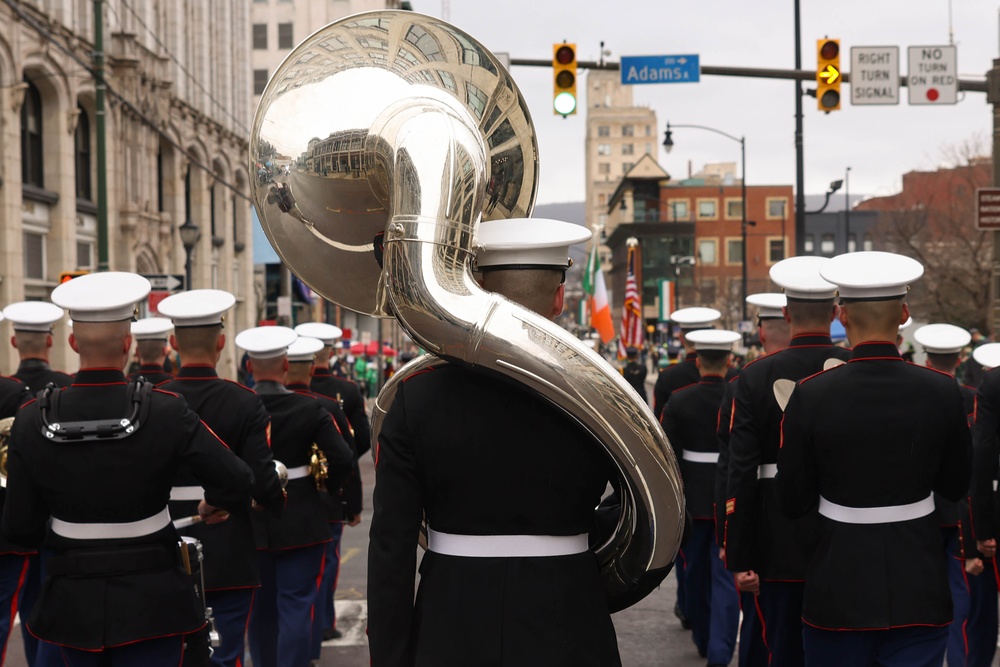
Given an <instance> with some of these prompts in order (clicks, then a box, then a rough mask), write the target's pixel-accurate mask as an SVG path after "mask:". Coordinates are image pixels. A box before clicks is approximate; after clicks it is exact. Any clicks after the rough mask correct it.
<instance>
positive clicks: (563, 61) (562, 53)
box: [552, 42, 576, 118]
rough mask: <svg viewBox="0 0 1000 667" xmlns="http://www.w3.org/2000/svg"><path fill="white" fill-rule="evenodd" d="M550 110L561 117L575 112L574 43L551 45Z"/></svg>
mask: <svg viewBox="0 0 1000 667" xmlns="http://www.w3.org/2000/svg"><path fill="white" fill-rule="evenodd" d="M552 111H553V113H556V114H558V115H560V116H562V117H563V118H565V117H566V116H569V115H571V114H575V113H576V44H566V43H565V42H563V43H562V44H553V45H552Z"/></svg>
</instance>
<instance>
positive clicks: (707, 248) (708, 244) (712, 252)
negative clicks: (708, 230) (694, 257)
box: [698, 239, 719, 266]
mask: <svg viewBox="0 0 1000 667" xmlns="http://www.w3.org/2000/svg"><path fill="white" fill-rule="evenodd" d="M717 250H718V242H717V241H716V240H715V239H698V263H699V264H706V265H711V266H715V265H716V264H718V263H719V258H718V256H717V254H716V253H717Z"/></svg>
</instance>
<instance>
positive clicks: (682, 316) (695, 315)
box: [670, 307, 722, 337]
mask: <svg viewBox="0 0 1000 667" xmlns="http://www.w3.org/2000/svg"><path fill="white" fill-rule="evenodd" d="M720 317H722V313H720V312H719V311H717V310H716V309H715V308H701V307H694V308H681V309H680V310H675V311H674V312H672V313H670V321H671V322H674V323H676V324H678V325H679V326H680V328H681V329H707V328H711V326H712V325H713V324H715V322H716V321H717V320H718V319H719V318H720ZM685 337H686V335H685Z"/></svg>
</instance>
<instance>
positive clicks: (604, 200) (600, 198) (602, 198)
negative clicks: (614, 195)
mask: <svg viewBox="0 0 1000 667" xmlns="http://www.w3.org/2000/svg"><path fill="white" fill-rule="evenodd" d="M607 204H608V196H607V195H606V194H599V195H597V205H598V206H607Z"/></svg>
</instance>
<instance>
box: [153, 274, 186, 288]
mask: <svg viewBox="0 0 1000 667" xmlns="http://www.w3.org/2000/svg"><path fill="white" fill-rule="evenodd" d="M143 278H145V279H146V280H148V281H149V284H150V286H151V287H152V288H153V291H154V292H176V291H183V290H184V276H183V274H176V273H157V274H153V275H144V276H143Z"/></svg>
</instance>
